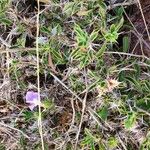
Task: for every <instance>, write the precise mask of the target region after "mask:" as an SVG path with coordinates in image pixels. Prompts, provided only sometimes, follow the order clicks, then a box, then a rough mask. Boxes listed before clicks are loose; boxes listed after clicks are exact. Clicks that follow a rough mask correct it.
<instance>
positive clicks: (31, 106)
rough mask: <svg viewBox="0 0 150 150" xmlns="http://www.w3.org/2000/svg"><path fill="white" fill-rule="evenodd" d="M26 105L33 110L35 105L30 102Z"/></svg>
mask: <svg viewBox="0 0 150 150" xmlns="http://www.w3.org/2000/svg"><path fill="white" fill-rule="evenodd" d="M28 107H29V108H30V110H31V111H33V109H34V108H35V107H36V105H35V104H31V105H29V106H28Z"/></svg>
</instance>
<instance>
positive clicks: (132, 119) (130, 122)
mask: <svg viewBox="0 0 150 150" xmlns="http://www.w3.org/2000/svg"><path fill="white" fill-rule="evenodd" d="M136 115H137V114H136V113H135V112H131V113H129V114H128V115H127V119H126V120H125V121H124V125H125V128H126V129H129V130H130V129H131V128H133V127H134V126H135V124H136V119H137V117H136Z"/></svg>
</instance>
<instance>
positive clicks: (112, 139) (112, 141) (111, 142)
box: [108, 137, 118, 149]
mask: <svg viewBox="0 0 150 150" xmlns="http://www.w3.org/2000/svg"><path fill="white" fill-rule="evenodd" d="M108 146H109V149H115V148H116V147H117V146H118V140H117V139H116V138H115V137H110V138H109V139H108Z"/></svg>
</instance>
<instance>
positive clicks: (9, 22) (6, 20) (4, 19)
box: [0, 18, 12, 26]
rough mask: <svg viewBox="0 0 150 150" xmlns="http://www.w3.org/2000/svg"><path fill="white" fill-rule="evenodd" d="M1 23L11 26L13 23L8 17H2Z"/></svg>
mask: <svg viewBox="0 0 150 150" xmlns="http://www.w3.org/2000/svg"><path fill="white" fill-rule="evenodd" d="M0 23H2V24H4V25H8V26H10V25H11V24H12V21H11V20H10V19H7V18H0Z"/></svg>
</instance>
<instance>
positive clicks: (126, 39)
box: [123, 36, 129, 53]
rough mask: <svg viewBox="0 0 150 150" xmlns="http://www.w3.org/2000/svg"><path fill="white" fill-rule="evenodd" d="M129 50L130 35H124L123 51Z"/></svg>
mask: <svg viewBox="0 0 150 150" xmlns="http://www.w3.org/2000/svg"><path fill="white" fill-rule="evenodd" d="M128 50H129V37H128V36H124V37H123V52H125V53H126V52H128Z"/></svg>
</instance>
